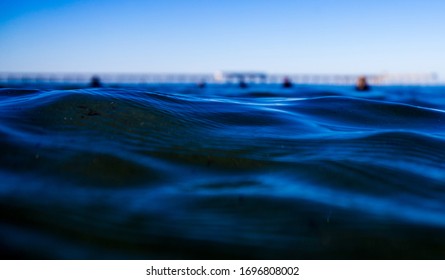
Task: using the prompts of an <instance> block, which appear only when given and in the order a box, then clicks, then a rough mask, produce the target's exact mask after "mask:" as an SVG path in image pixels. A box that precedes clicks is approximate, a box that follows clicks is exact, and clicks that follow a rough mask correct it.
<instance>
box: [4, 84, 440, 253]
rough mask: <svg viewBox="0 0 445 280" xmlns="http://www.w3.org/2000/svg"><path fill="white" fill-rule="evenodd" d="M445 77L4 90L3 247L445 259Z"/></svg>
mask: <svg viewBox="0 0 445 280" xmlns="http://www.w3.org/2000/svg"><path fill="white" fill-rule="evenodd" d="M444 110H445V87H441V86H436V87H433V86H428V87H427V86H425V87H414V86H384V87H383V86H382V87H373V88H372V89H371V90H370V91H367V92H357V91H355V90H354V89H353V88H352V87H347V86H309V85H295V86H294V87H293V88H290V89H283V88H281V87H280V86H279V85H251V86H250V87H249V88H247V89H240V88H238V87H236V86H235V85H207V87H205V88H198V87H196V86H195V85H186V84H184V85H178V84H176V85H150V86H147V85H141V86H130V85H128V86H120V87H104V88H77V89H61V88H55V87H54V88H51V87H49V88H48V87H47V88H45V89H38V88H37V89H36V88H32V87H27V88H24V87H17V88H0V141H1V143H0V144H1V145H0V256H1V257H2V258H6V259H23V258H26V259H29V258H31V259H42V258H43V259H46V258H49V259H109V258H111V259H141V258H142V259H374V258H376V259H405V258H409V259H432V258H434V259H444V258H445V239H444V238H443V236H445V235H444V234H445V111H444Z"/></svg>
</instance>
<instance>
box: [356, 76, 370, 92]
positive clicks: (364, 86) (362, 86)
mask: <svg viewBox="0 0 445 280" xmlns="http://www.w3.org/2000/svg"><path fill="white" fill-rule="evenodd" d="M369 89H370V87H369V85H368V82H367V81H366V77H365V76H360V77H358V79H357V83H356V84H355V90H357V91H368V90H369Z"/></svg>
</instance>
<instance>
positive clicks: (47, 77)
mask: <svg viewBox="0 0 445 280" xmlns="http://www.w3.org/2000/svg"><path fill="white" fill-rule="evenodd" d="M360 76H363V75H358V74H357V75H340V74H333V75H328V74H267V73H262V72H217V73H215V74H181V73H176V74H168V73H147V74H143V73H141V74H138V73H133V74H131V73H127V74H124V73H114V74H113V73H5V72H3V73H0V86H3V87H8V86H23V85H45V84H48V85H49V84H51V85H54V84H60V85H85V86H88V85H89V84H90V82H91V79H92V77H98V78H99V79H100V82H101V83H102V84H103V85H104V86H113V85H127V84H131V85H144V84H197V85H198V84H203V83H206V84H227V83H229V84H232V83H233V84H238V83H239V81H244V82H246V83H247V84H282V83H283V81H285V80H286V79H287V80H288V81H290V82H291V83H292V84H294V85H298V84H307V85H351V86H352V85H354V84H355V83H356V81H357V79H358V78H359V77H360ZM364 76H366V78H367V81H368V83H369V84H370V85H436V84H438V83H439V80H438V77H437V75H435V74H422V73H420V74H369V75H364Z"/></svg>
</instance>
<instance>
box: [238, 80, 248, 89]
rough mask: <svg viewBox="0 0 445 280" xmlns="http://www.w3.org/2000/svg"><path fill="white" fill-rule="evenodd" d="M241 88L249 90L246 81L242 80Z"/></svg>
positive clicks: (240, 82)
mask: <svg viewBox="0 0 445 280" xmlns="http://www.w3.org/2000/svg"><path fill="white" fill-rule="evenodd" d="M239 87H240V88H247V83H246V82H245V81H244V79H240V81H239Z"/></svg>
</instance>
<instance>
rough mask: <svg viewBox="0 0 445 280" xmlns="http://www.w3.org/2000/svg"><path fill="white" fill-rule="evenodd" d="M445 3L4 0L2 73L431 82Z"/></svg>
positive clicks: (443, 42) (441, 49) (441, 51)
mask: <svg viewBox="0 0 445 280" xmlns="http://www.w3.org/2000/svg"><path fill="white" fill-rule="evenodd" d="M444 28H445V1H443V0H369V1H361V0H356V1H352V0H348V1H346V0H267V1H266V0H219V1H218V0H188V1H186V0H181V1H180V0H91V1H80V0H1V2H0V71H37V72H40V71H44V72H47V71H50V72H52V71H54V72H58V71H62V72H190V73H203V72H204V73H206V72H209V73H213V72H214V71H217V70H256V71H266V72H269V73H341V74H355V73H384V72H388V73H425V72H427V73H430V72H436V73H438V74H439V76H440V78H441V79H443V78H444V77H445V36H444Z"/></svg>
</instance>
